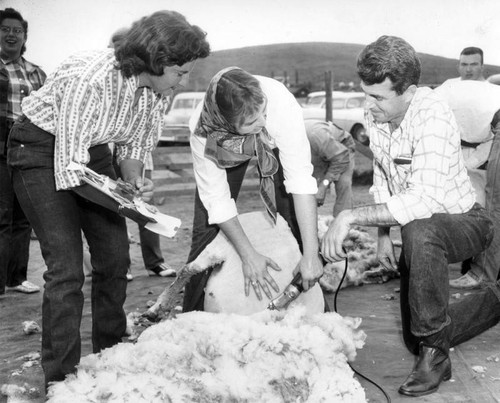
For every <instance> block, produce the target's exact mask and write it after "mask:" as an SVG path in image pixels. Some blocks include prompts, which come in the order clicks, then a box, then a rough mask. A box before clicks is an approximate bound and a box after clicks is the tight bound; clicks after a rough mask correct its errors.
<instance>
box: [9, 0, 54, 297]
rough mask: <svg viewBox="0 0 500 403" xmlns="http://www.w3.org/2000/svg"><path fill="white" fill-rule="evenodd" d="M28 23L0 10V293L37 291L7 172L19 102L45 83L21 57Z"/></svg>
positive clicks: (26, 227) (27, 232)
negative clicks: (10, 141) (31, 280)
mask: <svg viewBox="0 0 500 403" xmlns="http://www.w3.org/2000/svg"><path fill="white" fill-rule="evenodd" d="M27 39H28V22H27V21H26V20H24V19H23V17H22V15H21V14H20V13H19V12H18V11H16V10H14V9H13V8H6V9H5V10H1V11H0V294H4V293H5V288H6V287H7V289H10V290H13V291H18V292H22V293H26V294H29V293H34V292H38V291H40V287H38V286H37V285H35V284H33V283H32V282H30V281H28V279H27V272H28V259H29V247H30V236H31V225H30V223H29V222H28V219H27V218H26V216H25V215H24V212H23V210H22V209H21V206H20V205H19V202H18V200H17V197H16V195H15V193H14V189H13V187H12V181H11V178H10V175H9V171H8V169H7V140H8V138H9V132H10V129H11V127H12V125H13V124H14V121H15V120H16V119H17V118H18V117H20V116H21V114H22V113H21V101H22V100H23V98H24V97H26V96H28V95H29V94H30V92H31V91H33V90H37V89H38V88H40V87H41V86H42V84H43V83H44V81H45V77H46V76H45V73H44V72H43V70H42V69H41V68H40V67H38V66H37V65H35V64H33V63H30V62H29V61H27V60H26V59H25V58H24V57H22V55H23V54H24V52H25V51H26V40H27Z"/></svg>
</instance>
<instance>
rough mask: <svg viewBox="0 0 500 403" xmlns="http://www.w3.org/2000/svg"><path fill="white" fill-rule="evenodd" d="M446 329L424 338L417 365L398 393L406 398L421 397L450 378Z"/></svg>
mask: <svg viewBox="0 0 500 403" xmlns="http://www.w3.org/2000/svg"><path fill="white" fill-rule="evenodd" d="M448 351H449V336H448V329H447V328H445V329H443V330H442V331H440V332H438V333H436V334H434V335H431V336H429V337H424V338H423V339H422V341H421V342H420V344H419V353H418V359H417V363H416V364H415V367H414V368H413V371H412V372H411V374H410V375H409V376H408V378H407V379H406V381H404V383H403V384H402V385H401V386H400V388H399V393H401V394H402V395H406V396H423V395H428V394H431V393H434V392H435V391H437V390H438V388H439V384H440V383H441V382H442V381H448V380H449V379H450V378H451V361H450V358H449V357H448Z"/></svg>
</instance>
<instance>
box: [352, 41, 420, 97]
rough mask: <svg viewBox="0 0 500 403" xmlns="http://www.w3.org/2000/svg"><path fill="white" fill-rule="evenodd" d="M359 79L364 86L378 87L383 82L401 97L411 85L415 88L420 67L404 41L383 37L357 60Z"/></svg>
mask: <svg viewBox="0 0 500 403" xmlns="http://www.w3.org/2000/svg"><path fill="white" fill-rule="evenodd" d="M357 68H358V75H359V78H361V80H362V81H363V83H365V84H367V85H373V84H380V83H382V82H384V81H385V79H386V78H388V79H390V80H391V82H392V89H393V90H394V91H395V92H396V94H398V95H401V94H402V93H403V92H405V91H406V90H407V89H408V87H409V86H410V85H418V82H419V80H420V71H421V64H420V59H419V58H418V56H417V52H416V51H415V49H413V47H412V46H411V45H410V44H409V43H408V42H406V41H405V40H404V39H402V38H399V37H397V36H388V35H384V36H381V37H380V38H378V39H377V40H376V41H375V42H373V43H370V44H369V45H368V46H366V47H365V48H364V49H363V50H362V51H361V53H360V55H359V56H358V62H357Z"/></svg>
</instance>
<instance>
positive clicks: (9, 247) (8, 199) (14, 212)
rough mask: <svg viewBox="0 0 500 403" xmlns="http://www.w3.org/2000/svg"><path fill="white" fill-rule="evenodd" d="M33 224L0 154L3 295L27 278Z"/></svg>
mask: <svg viewBox="0 0 500 403" xmlns="http://www.w3.org/2000/svg"><path fill="white" fill-rule="evenodd" d="M30 236H31V225H30V223H29V221H28V219H27V218H26V216H25V214H24V212H23V210H22V208H21V206H20V205H19V201H18V200H17V197H16V195H15V193H14V189H13V187H12V180H11V176H10V172H9V169H8V167H7V158H6V157H5V156H4V155H0V294H3V293H4V291H5V286H7V287H15V286H17V285H19V284H21V283H22V282H23V281H25V280H26V279H27V272H28V260H29V252H30Z"/></svg>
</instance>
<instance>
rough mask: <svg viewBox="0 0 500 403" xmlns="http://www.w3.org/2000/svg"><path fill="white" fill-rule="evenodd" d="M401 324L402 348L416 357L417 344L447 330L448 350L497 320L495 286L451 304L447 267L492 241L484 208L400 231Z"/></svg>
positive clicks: (499, 309)
mask: <svg viewBox="0 0 500 403" xmlns="http://www.w3.org/2000/svg"><path fill="white" fill-rule="evenodd" d="M401 235H402V243H403V250H402V253H401V256H400V260H399V270H400V273H401V294H400V295H401V319H402V327H403V338H404V340H405V343H406V346H407V347H408V349H409V350H410V351H412V352H413V353H414V354H418V343H419V341H420V339H422V338H425V337H426V336H430V335H433V334H435V333H438V332H439V331H441V330H443V329H444V328H445V327H447V326H449V330H450V331H449V335H450V340H449V341H450V344H451V346H454V345H457V344H459V343H462V342H464V341H466V340H469V339H470V338H472V337H474V336H476V335H478V334H479V333H481V332H483V331H485V330H486V329H489V328H490V327H492V326H493V325H495V324H496V323H498V321H499V319H500V302H499V298H500V295H499V294H498V288H497V286H496V285H492V286H491V287H487V288H484V289H481V290H478V291H477V292H474V293H473V294H470V295H468V296H466V297H464V298H461V299H459V300H457V301H455V302H453V303H450V304H448V301H449V283H448V281H449V279H448V270H449V269H448V264H450V263H456V262H460V261H463V260H465V259H466V258H468V257H470V256H473V255H476V254H478V253H479V252H481V251H482V250H484V249H485V248H486V247H487V246H488V245H489V243H490V242H491V239H492V237H493V225H492V222H491V220H490V219H489V217H488V214H487V213H486V211H485V209H484V208H482V207H480V206H479V204H476V205H475V206H474V207H473V208H472V209H471V210H470V211H469V212H467V213H464V214H434V215H433V216H432V217H430V218H428V219H422V220H415V221H413V222H411V223H409V224H407V225H405V226H404V227H402V229H401Z"/></svg>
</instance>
